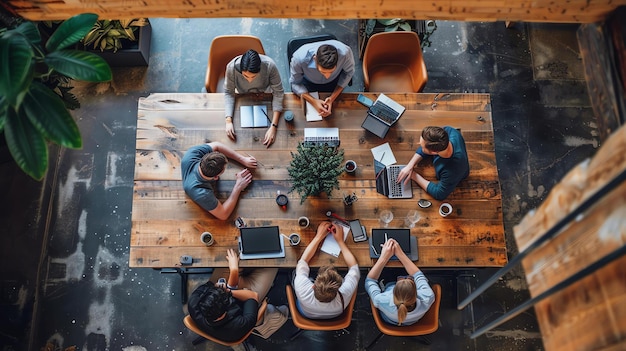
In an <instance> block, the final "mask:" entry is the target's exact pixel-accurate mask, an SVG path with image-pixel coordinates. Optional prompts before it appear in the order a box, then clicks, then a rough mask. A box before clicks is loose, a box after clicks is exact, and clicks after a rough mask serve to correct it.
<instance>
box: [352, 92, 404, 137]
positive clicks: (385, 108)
mask: <svg viewBox="0 0 626 351" xmlns="http://www.w3.org/2000/svg"><path fill="white" fill-rule="evenodd" d="M404 110H405V108H404V106H402V105H400V104H399V103H397V102H395V101H393V100H392V99H390V98H389V97H388V96H387V95H385V94H380V95H378V98H377V99H376V101H374V103H373V104H372V105H371V106H370V107H369V108H368V109H367V117H365V120H364V121H363V123H362V124H361V127H363V128H364V129H366V130H368V131H370V132H371V133H373V134H374V135H376V136H378V137H379V138H384V137H385V136H386V135H387V132H388V131H389V128H390V127H391V126H392V125H394V123H396V122H397V121H398V119H399V118H400V116H401V115H402V114H403V113H404Z"/></svg>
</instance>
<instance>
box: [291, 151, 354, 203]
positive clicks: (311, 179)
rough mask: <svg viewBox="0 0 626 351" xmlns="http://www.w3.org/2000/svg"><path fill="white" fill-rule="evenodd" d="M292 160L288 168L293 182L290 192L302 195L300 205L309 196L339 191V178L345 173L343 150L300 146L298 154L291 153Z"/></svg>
mask: <svg viewBox="0 0 626 351" xmlns="http://www.w3.org/2000/svg"><path fill="white" fill-rule="evenodd" d="M291 157H292V160H291V162H290V164H289V167H288V168H287V171H288V172H289V180H291V181H292V182H293V185H292V186H291V189H289V192H290V193H291V192H293V191H296V192H297V193H298V194H300V203H301V204H302V203H304V200H306V198H307V197H308V196H309V195H313V196H316V195H319V194H320V193H322V192H325V193H326V194H327V195H328V196H330V195H331V193H332V191H333V189H339V181H338V180H337V177H339V175H340V174H341V173H342V172H343V167H341V163H342V161H343V150H337V149H336V148H332V147H327V146H312V147H306V146H303V145H302V144H299V145H298V148H297V153H295V154H294V153H293V152H292V153H291Z"/></svg>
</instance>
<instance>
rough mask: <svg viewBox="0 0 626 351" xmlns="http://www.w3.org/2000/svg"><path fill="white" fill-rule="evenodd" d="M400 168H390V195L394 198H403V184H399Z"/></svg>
mask: <svg viewBox="0 0 626 351" xmlns="http://www.w3.org/2000/svg"><path fill="white" fill-rule="evenodd" d="M400 170H401V169H400V167H393V166H391V167H389V169H388V172H389V180H390V181H389V195H390V196H393V197H400V196H402V183H397V182H396V181H397V180H398V174H399V173H400Z"/></svg>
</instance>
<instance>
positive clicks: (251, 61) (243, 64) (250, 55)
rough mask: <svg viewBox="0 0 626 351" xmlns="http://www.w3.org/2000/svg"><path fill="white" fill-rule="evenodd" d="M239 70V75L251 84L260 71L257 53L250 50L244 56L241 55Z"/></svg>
mask: <svg viewBox="0 0 626 351" xmlns="http://www.w3.org/2000/svg"><path fill="white" fill-rule="evenodd" d="M239 70H240V71H241V75H243V77H244V78H245V79H246V80H247V81H248V82H251V81H253V80H254V78H256V76H257V75H258V74H259V72H260V71H261V58H260V57H259V53H258V52H256V51H254V50H252V49H250V50H248V51H246V53H245V54H243V55H241V61H240V62H239Z"/></svg>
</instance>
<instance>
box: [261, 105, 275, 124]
mask: <svg viewBox="0 0 626 351" xmlns="http://www.w3.org/2000/svg"><path fill="white" fill-rule="evenodd" d="M261 111H263V114H264V115H265V118H267V120H268V121H269V122H270V124H272V123H274V121H272V120H271V119H270V116H268V115H267V112H265V110H264V109H261Z"/></svg>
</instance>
